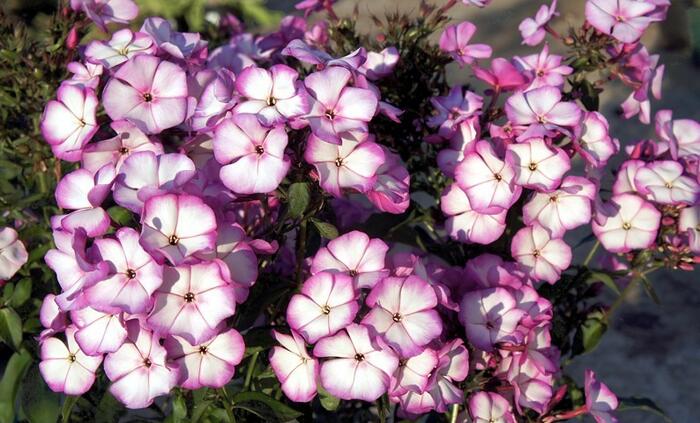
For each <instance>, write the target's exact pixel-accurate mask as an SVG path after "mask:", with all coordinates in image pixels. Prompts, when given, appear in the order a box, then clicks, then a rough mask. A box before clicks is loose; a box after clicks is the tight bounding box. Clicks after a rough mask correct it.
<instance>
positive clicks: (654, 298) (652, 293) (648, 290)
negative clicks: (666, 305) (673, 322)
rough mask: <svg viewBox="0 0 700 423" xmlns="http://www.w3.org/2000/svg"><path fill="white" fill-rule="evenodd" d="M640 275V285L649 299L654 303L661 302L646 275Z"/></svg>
mask: <svg viewBox="0 0 700 423" xmlns="http://www.w3.org/2000/svg"><path fill="white" fill-rule="evenodd" d="M640 277H641V279H642V287H643V288H644V292H646V293H647V295H648V296H649V298H651V300H652V301H654V303H655V304H656V305H659V304H661V299H659V296H658V294H657V293H656V290H655V289H654V286H653V285H652V284H651V281H650V280H649V279H647V277H646V276H644V275H640Z"/></svg>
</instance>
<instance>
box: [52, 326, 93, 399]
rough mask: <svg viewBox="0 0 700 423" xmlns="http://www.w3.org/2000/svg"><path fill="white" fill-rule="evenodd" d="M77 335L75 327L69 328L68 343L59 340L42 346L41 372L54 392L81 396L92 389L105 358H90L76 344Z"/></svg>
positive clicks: (56, 339) (67, 333)
mask: <svg viewBox="0 0 700 423" xmlns="http://www.w3.org/2000/svg"><path fill="white" fill-rule="evenodd" d="M75 332H76V328H75V327H74V326H68V327H67V328H66V332H65V335H66V343H67V344H64V343H63V341H61V340H60V339H58V338H48V339H45V340H44V341H43V342H42V343H41V346H40V352H39V356H40V357H41V362H40V363H39V371H40V372H41V376H42V377H43V378H44V380H45V381H46V384H47V385H49V388H51V390H52V391H54V392H62V393H64V394H66V395H76V396H77V395H82V394H84V393H86V392H87V391H88V390H90V387H91V386H92V384H93V383H94V382H95V372H96V371H97V368H98V367H99V366H100V363H102V356H101V355H100V356H97V357H90V356H88V355H86V354H85V353H84V352H83V351H82V350H81V349H80V347H79V346H78V343H77V342H75Z"/></svg>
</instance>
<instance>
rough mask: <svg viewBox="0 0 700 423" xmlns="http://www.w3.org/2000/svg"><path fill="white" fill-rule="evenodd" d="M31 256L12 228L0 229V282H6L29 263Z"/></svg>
mask: <svg viewBox="0 0 700 423" xmlns="http://www.w3.org/2000/svg"><path fill="white" fill-rule="evenodd" d="M28 258H29V255H28V254H27V249H26V248H24V244H23V243H22V241H20V239H19V235H18V234H17V231H15V230H14V229H12V228H9V227H5V228H0V281H6V280H8V279H10V278H11V277H12V276H14V275H15V273H17V271H18V270H19V269H20V268H21V267H22V266H23V265H24V263H26V262H27V259H28Z"/></svg>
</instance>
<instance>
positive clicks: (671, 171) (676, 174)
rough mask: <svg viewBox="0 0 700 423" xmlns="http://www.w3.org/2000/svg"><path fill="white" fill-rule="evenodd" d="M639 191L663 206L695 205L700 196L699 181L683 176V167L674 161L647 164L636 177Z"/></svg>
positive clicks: (635, 181)
mask: <svg viewBox="0 0 700 423" xmlns="http://www.w3.org/2000/svg"><path fill="white" fill-rule="evenodd" d="M634 185H635V186H636V187H637V191H638V192H639V193H640V194H642V195H646V196H647V197H648V198H650V199H652V200H654V201H655V202H657V203H661V204H689V205H692V204H695V202H696V201H697V200H698V196H699V195H700V185H698V182H697V180H695V179H693V178H691V177H689V176H685V175H683V165H682V164H680V163H679V162H676V161H673V160H657V161H654V162H651V163H647V164H646V165H644V166H643V167H641V168H639V169H638V170H637V173H635V175H634Z"/></svg>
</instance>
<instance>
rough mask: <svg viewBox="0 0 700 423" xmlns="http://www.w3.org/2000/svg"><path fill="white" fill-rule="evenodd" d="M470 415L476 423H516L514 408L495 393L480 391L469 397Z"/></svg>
mask: <svg viewBox="0 0 700 423" xmlns="http://www.w3.org/2000/svg"><path fill="white" fill-rule="evenodd" d="M469 415H471V417H472V420H474V423H492V422H499V423H516V422H517V420H516V419H515V415H513V407H512V406H511V405H510V402H508V400H507V399H505V398H503V397H502V396H500V395H498V394H497V393H495V392H486V391H479V392H477V393H476V394H474V395H472V396H471V397H469Z"/></svg>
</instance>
